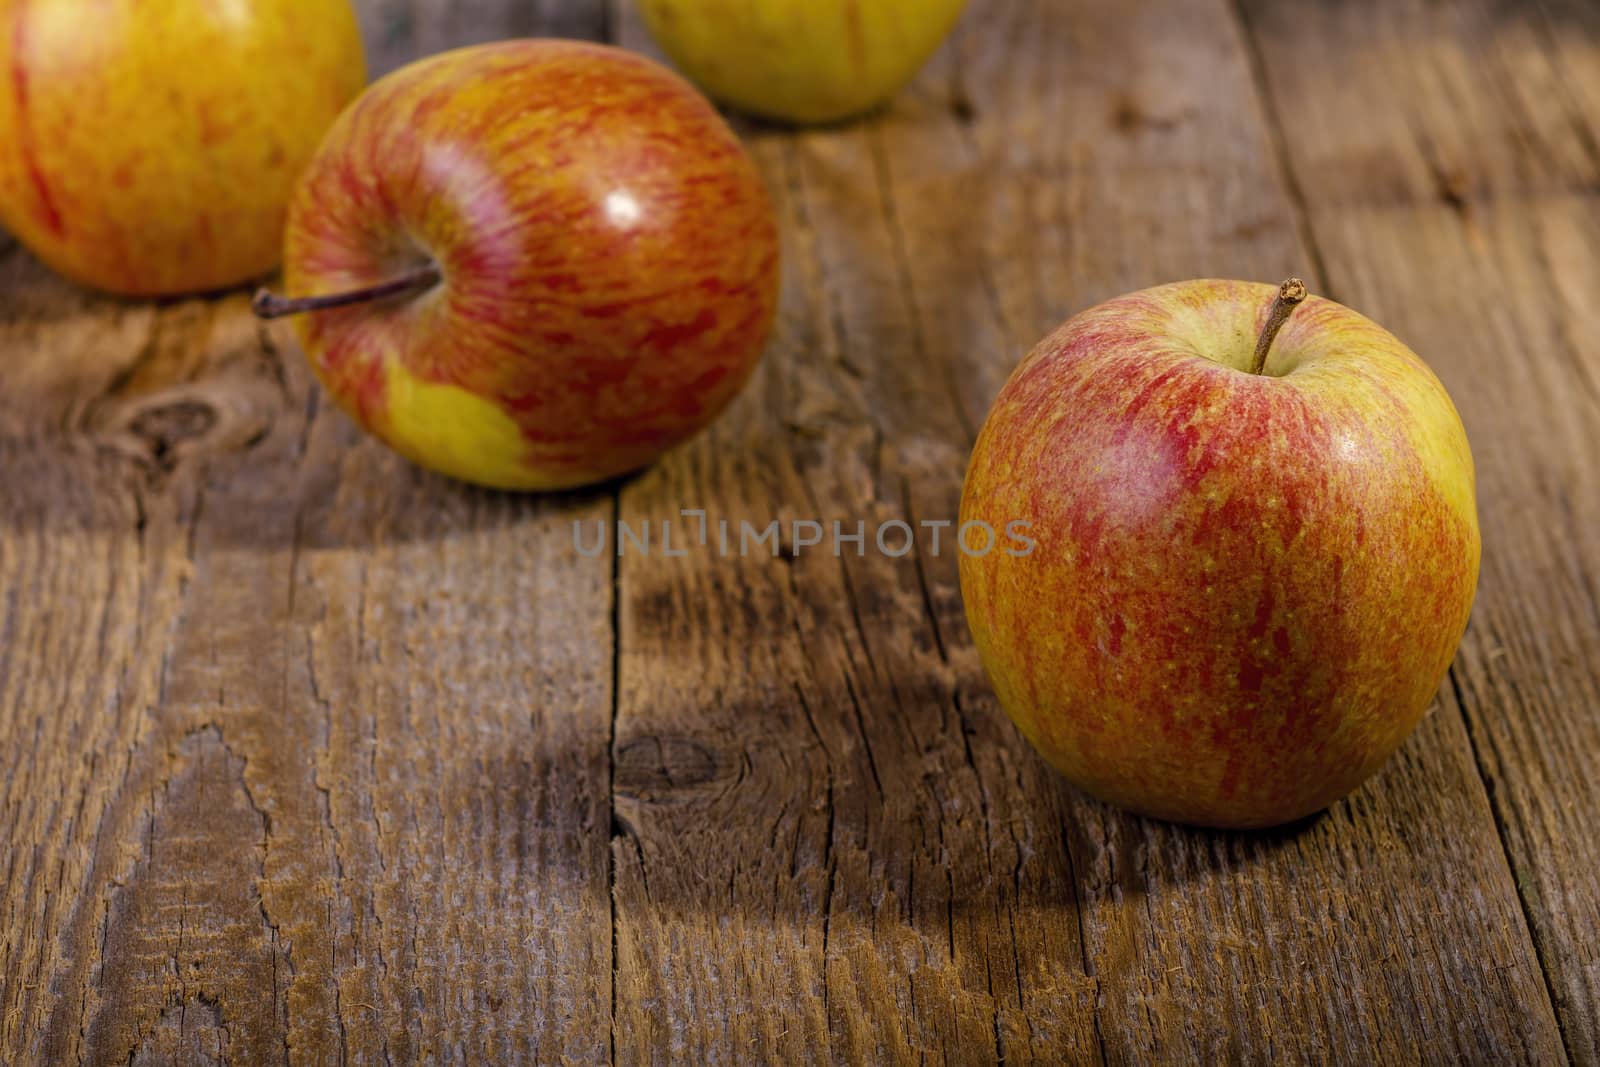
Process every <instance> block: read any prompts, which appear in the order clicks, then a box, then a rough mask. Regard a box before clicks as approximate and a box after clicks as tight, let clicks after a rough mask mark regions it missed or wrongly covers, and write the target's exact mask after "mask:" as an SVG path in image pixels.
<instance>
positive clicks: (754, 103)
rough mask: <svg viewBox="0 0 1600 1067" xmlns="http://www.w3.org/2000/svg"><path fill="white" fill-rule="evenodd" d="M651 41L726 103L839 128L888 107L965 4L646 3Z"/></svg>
mask: <svg viewBox="0 0 1600 1067" xmlns="http://www.w3.org/2000/svg"><path fill="white" fill-rule="evenodd" d="M640 6H641V7H642V8H643V11H644V17H645V23H646V25H648V26H649V28H650V34H651V36H652V37H654V38H655V40H656V43H657V44H659V45H660V46H661V48H662V50H663V51H665V52H666V53H667V55H669V56H670V57H672V61H673V62H674V63H676V64H677V65H678V67H679V68H680V69H681V70H683V71H684V73H686V74H688V75H689V77H691V78H693V79H694V80H695V81H696V82H697V83H698V84H699V85H700V86H701V88H703V89H705V90H706V92H708V93H710V94H711V95H712V96H714V97H716V98H717V99H718V100H722V101H724V102H725V103H728V104H731V105H732V106H734V107H736V108H739V109H740V110H741V111H748V112H750V113H751V114H754V115H762V116H765V117H767V118H775V119H783V120H786V121H790V122H833V121H836V120H838V119H843V118H848V117H850V116H852V115H856V114H859V113H861V112H863V111H867V110H869V109H871V108H874V107H877V106H878V105H879V104H882V103H884V102H885V101H886V100H888V99H889V98H890V97H891V96H893V95H894V94H895V93H896V92H898V91H899V90H900V88H901V86H903V85H905V84H906V82H908V81H910V80H911V79H912V77H913V76H915V74H916V73H917V71H919V70H921V69H922V65H923V64H924V63H926V62H927V61H928V57H929V56H931V55H933V53H934V50H935V49H937V48H938V47H939V44H940V42H942V41H943V40H944V39H945V37H946V36H948V35H949V33H950V30H951V27H953V26H954V25H955V23H956V19H957V18H959V17H960V15H961V10H962V8H964V7H965V6H966V0H762V2H760V3H751V2H750V0H641V4H640Z"/></svg>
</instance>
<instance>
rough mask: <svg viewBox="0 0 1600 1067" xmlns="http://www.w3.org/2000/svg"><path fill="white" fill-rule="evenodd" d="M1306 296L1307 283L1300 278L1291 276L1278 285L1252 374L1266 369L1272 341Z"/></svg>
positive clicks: (1260, 338)
mask: <svg viewBox="0 0 1600 1067" xmlns="http://www.w3.org/2000/svg"><path fill="white" fill-rule="evenodd" d="M1305 298H1306V283H1305V282H1303V281H1301V280H1300V279H1299V278H1289V279H1287V280H1285V281H1284V283H1283V284H1282V285H1280V286H1278V297H1277V299H1276V300H1274V301H1273V302H1272V309H1271V310H1270V311H1268V312H1267V324H1266V325H1265V326H1263V327H1261V336H1260V337H1258V338H1256V354H1255V358H1253V359H1252V360H1251V361H1250V373H1251V374H1261V373H1263V372H1264V371H1265V369H1266V366H1267V353H1268V352H1270V351H1272V342H1273V341H1275V340H1277V338H1278V331H1279V330H1281V329H1283V324H1284V323H1286V322H1288V321H1289V316H1290V315H1291V314H1293V313H1294V309H1295V308H1297V307H1299V306H1300V304H1301V302H1302V301H1304V300H1305Z"/></svg>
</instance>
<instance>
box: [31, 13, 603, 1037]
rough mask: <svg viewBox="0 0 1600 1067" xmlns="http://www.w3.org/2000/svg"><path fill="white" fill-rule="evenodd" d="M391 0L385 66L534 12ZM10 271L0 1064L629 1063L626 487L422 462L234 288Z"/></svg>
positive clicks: (569, 19) (565, 23) (522, 22)
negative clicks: (318, 377)
mask: <svg viewBox="0 0 1600 1067" xmlns="http://www.w3.org/2000/svg"><path fill="white" fill-rule="evenodd" d="M402 6H404V7H406V9H407V11H408V12H409V13H410V19H411V21H410V22H409V23H406V22H405V20H397V22H398V24H399V25H400V26H401V29H400V30H398V31H393V32H392V35H391V36H390V37H389V38H387V39H386V40H384V41H381V42H379V43H378V44H377V46H376V47H374V49H373V52H374V55H375V57H377V59H378V64H379V65H390V66H392V65H394V64H395V63H398V62H399V61H400V60H401V59H402V57H404V56H407V55H409V54H412V53H414V52H416V50H417V46H418V45H419V44H421V43H424V42H425V43H426V45H427V46H428V47H442V46H446V45H448V44H452V43H456V41H455V40H452V39H451V35H452V34H455V33H458V32H459V33H460V34H461V35H462V39H463V40H465V39H469V38H475V37H476V36H479V35H493V34H496V33H499V32H501V31H502V30H505V29H516V28H518V27H524V28H526V29H529V30H538V29H540V28H541V27H542V26H543V23H542V22H541V21H539V19H540V17H542V16H541V11H540V10H539V9H537V7H536V6H535V5H528V4H522V3H509V2H507V3H502V4H499V5H495V7H496V8H497V10H498V11H499V17H498V18H496V17H494V12H493V11H491V10H490V9H489V8H488V7H486V5H484V4H479V5H477V7H476V8H475V9H474V11H473V12H471V13H470V14H471V20H470V21H468V22H456V21H443V20H446V17H447V16H450V17H452V18H459V17H460V16H461V15H462V13H463V12H462V10H461V9H451V10H450V11H447V10H446V8H445V7H444V6H443V5H433V6H431V7H429V6H426V5H420V4H412V5H402V4H399V3H395V4H390V5H387V8H386V7H385V5H383V4H379V3H371V4H368V5H367V6H366V8H365V9H364V12H363V13H364V15H366V16H367V19H368V22H369V24H372V23H377V24H388V23H386V19H388V15H387V13H386V11H387V9H395V10H398V9H399V8H400V7H402ZM435 8H437V10H435ZM558 8H559V9H560V10H557V9H558ZM530 10H532V11H533V17H532V21H529V20H530V15H529V12H530ZM542 13H543V14H551V15H552V16H554V17H555V18H556V22H555V24H554V25H552V26H551V28H552V29H554V28H564V29H567V30H573V29H577V28H582V27H583V26H597V25H599V23H598V22H597V21H595V20H594V18H593V17H592V5H584V6H581V7H580V6H579V5H566V6H565V7H562V6H561V5H554V4H550V3H546V4H545V5H544V10H543V12H542ZM468 31H470V32H468ZM386 57H387V58H386ZM0 272H3V275H4V277H3V283H4V284H3V286H0V289H3V292H4V294H5V303H4V305H3V306H0V352H3V354H4V362H5V365H6V371H5V384H6V391H5V395H4V397H3V398H0V499H3V500H4V509H3V519H0V522H3V524H4V525H3V527H0V589H3V590H4V597H3V599H0V738H4V743H3V745H0V748H3V749H4V751H6V752H7V753H8V755H7V756H6V757H4V758H5V768H6V773H5V777H4V782H3V784H0V835H4V836H0V855H3V856H4V860H3V862H4V864H5V868H6V870H5V880H4V884H3V885H0V916H3V917H4V918H3V922H4V924H5V929H6V931H7V933H6V936H5V937H4V938H3V939H0V975H3V976H4V977H0V1011H3V1013H4V1015H3V1022H0V1061H4V1062H6V1063H18V1064H21V1063H57V1062H73V1061H75V1060H76V1061H78V1062H89V1063H104V1062H122V1061H124V1060H130V1061H131V1062H135V1063H159V1062H174V1061H175V1062H180V1063H202V1062H205V1063H209V1062H221V1061H235V1062H237V1061H242V1062H282V1061H284V1060H289V1061H292V1062H296V1063H324V1062H352V1063H377V1062H402V1063H403V1062H419V1061H428V1062H444V1061H450V1062H504V1061H510V1060H522V1061H528V1062H550V1061H553V1060H556V1059H559V1058H560V1057H562V1056H569V1057H572V1058H573V1059H576V1060H581V1061H594V1060H597V1059H605V1058H606V1057H607V1056H608V1054H609V1048H610V1025H609V1016H610V969H611V922H610V903H609V897H608V891H607V885H608V875H607V853H606V847H607V841H608V839H609V836H608V833H607V818H606V816H607V808H608V801H607V791H608V781H609V766H608V762H609V761H608V755H607V737H608V734H609V729H610V711H611V704H612V698H611V687H612V659H611V649H612V636H611V622H610V615H611V587H612V582H611V567H610V564H609V563H608V562H607V561H605V560H595V561H591V560H587V559H583V558H581V557H579V556H578V555H577V553H576V552H575V551H574V550H573V549H572V542H571V539H570V528H569V523H570V521H571V520H572V519H574V518H591V517H605V516H610V515H611V514H612V513H613V510H614V506H615V505H614V500H613V498H612V496H611V495H610V494H609V493H604V492H602V493H599V494H588V495H583V496H573V497H566V498H560V497H554V498H548V499H542V500H541V499H534V498H515V497H510V496H504V495H496V494H487V493H480V492H475V491H472V490H468V489H465V488H463V487H460V486H456V485H451V484H448V483H446V482H444V481H443V480H441V479H437V478H433V477H429V476H425V475H422V474H420V473H419V472H417V471H416V470H415V469H413V468H411V467H409V466H408V465H406V464H405V463H403V462H401V461H400V460H398V459H397V458H396V457H394V456H392V455H390V454H389V453H387V452H386V451H385V450H384V449H383V448H382V447H381V446H379V445H377V444H376V442H373V441H371V440H368V439H365V438H364V437H363V436H362V435H361V434H359V433H358V432H357V431H356V430H355V428H354V427H353V426H351V425H350V424H349V422H348V421H347V420H345V419H344V418H343V417H342V416H340V415H338V414H337V413H335V412H332V411H331V410H329V409H328V407H327V405H326V404H325V402H324V401H323V399H322V397H321V394H320V393H319V391H317V390H316V389H315V388H314V386H313V384H312V382H311V380H310V375H309V372H308V371H307V369H306V368H305V366H304V362H303V360H302V359H301V357H300V355H299V354H298V352H296V351H295V350H294V348H293V344H292V342H291V341H290V339H289V333H288V331H287V330H281V329H274V330H272V331H270V332H268V331H262V330H260V329H259V328H258V327H257V326H256V325H255V324H254V322H253V321H252V319H251V317H250V316H249V313H248V310H247V307H246V301H245V298H244V296H243V295H242V294H240V295H234V296H230V297H227V298H225V299H221V300H217V301H188V302H180V303H176V304H172V305H168V306H151V305H130V304H123V303H116V302H112V301H103V300H99V299H97V298H95V297H92V296H88V295H86V294H82V293H78V292H75V291H73V290H71V289H70V288H68V287H67V286H66V285H65V284H64V283H61V282H59V281H56V280H54V279H52V278H50V277H48V276H47V275H46V274H45V272H44V271H43V270H42V268H40V267H39V266H38V265H37V264H36V263H35V262H34V261H33V260H32V259H31V257H28V256H27V255H26V254H25V253H21V252H14V253H10V254H9V255H7V257H6V259H5V260H4V261H3V262H0ZM13 975H16V976H18V978H17V980H13V979H12V976H13Z"/></svg>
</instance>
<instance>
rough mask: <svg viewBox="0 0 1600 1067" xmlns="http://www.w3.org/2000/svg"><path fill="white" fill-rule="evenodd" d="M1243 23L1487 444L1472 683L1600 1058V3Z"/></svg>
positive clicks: (1318, 187)
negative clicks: (1299, 105)
mask: <svg viewBox="0 0 1600 1067" xmlns="http://www.w3.org/2000/svg"><path fill="white" fill-rule="evenodd" d="M1247 13H1248V16H1249V19H1248V21H1249V24H1250V28H1251V30H1252V31H1253V33H1254V35H1255V37H1256V39H1257V40H1258V41H1259V43H1260V48H1261V51H1262V54H1263V58H1264V64H1263V65H1264V69H1265V71H1266V73H1267V76H1268V79H1269V85H1270V87H1271V91H1272V93H1273V95H1274V96H1275V97H1276V98H1278V99H1280V100H1304V101H1310V100H1312V99H1315V100H1316V109H1315V114H1316V115H1317V116H1318V117H1317V118H1315V119H1314V120H1310V116H1311V115H1312V110H1311V108H1310V107H1309V106H1308V107H1307V108H1306V109H1305V111H1304V112H1303V114H1304V115H1305V116H1306V118H1307V119H1308V121H1300V120H1299V118H1291V119H1289V120H1288V121H1286V122H1285V126H1284V136H1285V143H1286V145H1287V147H1288V150H1289V155H1290V159H1291V161H1292V165H1293V167H1294V170H1295V173H1296V174H1297V176H1298V177H1299V181H1300V183H1301V184H1302V186H1303V187H1304V188H1305V189H1306V196H1307V199H1308V201H1309V202H1310V203H1311V204H1312V206H1313V210H1312V213H1311V214H1312V219H1313V231H1314V233H1315V237H1316V240H1317V243H1318V245H1319V247H1320V248H1321V249H1322V251H1323V256H1324V258H1325V259H1326V261H1327V264H1328V270H1329V275H1330V281H1331V282H1332V284H1333V286H1334V287H1335V290H1336V291H1337V292H1338V294H1339V295H1340V296H1341V297H1342V298H1344V299H1347V300H1349V301H1351V302H1353V303H1356V304H1357V305H1358V306H1362V307H1365V308H1367V309H1369V310H1370V311H1371V313H1372V314H1373V315H1375V316H1376V317H1378V318H1380V319H1382V320H1383V321H1384V322H1386V323H1389V324H1390V325H1391V326H1392V327H1393V328H1394V329H1396V330H1397V331H1399V332H1400V334H1401V335H1402V336H1405V337H1410V338H1412V339H1413V340H1414V341H1415V342H1416V344H1417V347H1418V348H1419V350H1420V351H1421V352H1422V353H1423V354H1424V355H1425V356H1426V357H1427V358H1428V359H1429V360H1430V361H1431V362H1432V363H1433V365H1434V367H1435V368H1436V369H1437V370H1438V372H1439V374H1440V376H1441V377H1442V378H1443V379H1444V381H1445V383H1446V385H1447V386H1449V387H1450V389H1451V392H1452V394H1453V395H1454V396H1455V398H1456V401H1457V405H1458V406H1459V407H1460V409H1461V414H1462V417H1463V419H1464V420H1465V422H1466V425H1467V430H1468V433H1469V435H1470V437H1471V439H1472V442H1473V452H1474V455H1475V457H1476V459H1477V463H1478V484H1479V508H1480V512H1481V516H1482V521H1483V531H1484V565H1483V577H1482V580H1481V583H1480V586H1479V591H1478V601H1477V605H1476V607H1475V610H1474V615H1473V622H1472V625H1471V627H1470V629H1469V630H1468V633H1467V638H1466V641H1465V643H1464V646H1463V649H1462V653H1461V656H1460V658H1459V659H1458V661H1457V664H1456V668H1455V670H1454V671H1453V674H1452V678H1453V681H1454V684H1455V687H1456V693H1457V697H1458V699H1459V700H1460V703H1461V707H1462V709H1463V712H1464V714H1465V716H1466V722H1467V725H1468V728H1469V730H1470V733H1471V738H1472V743H1473V749H1474V753H1475V755H1476V758H1477V761H1478V763H1479V765H1480V767H1481V770H1482V773H1483V775H1484V778H1485V780H1486V782H1487V783H1488V786H1489V791H1490V799H1491V802H1492V804H1493V809H1494V813H1495V818H1496V822H1497V824H1498V827H1499V831H1500V835H1501V837H1502V839H1503V842H1504V848H1505V850H1506V852H1507V854H1508V855H1509V858H1510V862H1511V866H1512V868H1513V870H1514V871H1515V874H1516V884H1517V889H1518V892H1519V894H1520V896H1521V900H1522V904H1523V906H1524V907H1525V909H1526V911H1527V916H1528V919H1529V921H1530V922H1531V924H1532V932H1533V937H1534V941H1535V942H1536V944H1537V946H1538V949H1539V955H1540V958H1541V961H1542V963H1543V966H1544V969H1545V973H1546V978H1547V980H1548V982H1549V986H1550V992H1551V995H1552V997H1553V999H1554V1002H1555V1005H1556V1008H1557V1012H1558V1017H1559V1019H1560V1022H1561V1027H1562V1035H1563V1038H1564V1039H1565V1043H1566V1051H1567V1053H1568V1055H1569V1056H1570V1057H1571V1059H1572V1060H1574V1061H1575V1062H1579V1063H1600V952H1597V950H1596V947H1595V932H1596V931H1597V930H1600V881H1597V879H1596V876H1595V872H1596V871H1597V870H1600V839H1597V838H1596V835H1595V833H1594V818H1595V813H1596V812H1597V811H1600V786H1597V785H1596V783H1597V782H1600V729H1597V726H1596V716H1597V714H1600V677H1597V674H1596V664H1600V593H1597V590H1600V532H1597V531H1600V471H1597V469H1596V467H1595V464H1594V455H1595V448H1596V443H1597V442H1600V328H1597V327H1600V314H1597V312H1596V309H1595V307H1594V294H1595V293H1597V292H1600V254H1597V253H1596V248H1597V247H1600V198H1597V197H1596V196H1595V195H1594V189H1595V188H1596V186H1597V184H1600V150H1597V147H1596V146H1597V144H1600V141H1597V133H1600V92H1597V90H1600V51H1597V50H1596V48H1595V42H1596V40H1597V35H1600V12H1597V11H1596V9H1595V8H1594V7H1593V5H1587V4H1581V3H1565V2H1558V0H1557V2H1551V3H1547V4H1544V5H1509V4H1467V3H1464V4H1459V5H1455V6H1453V7H1448V8H1446V7H1441V6H1438V5H1429V4H1423V3H1415V4H1391V3H1382V4H1366V5H1359V6H1343V7H1340V8H1338V9H1334V8H1331V7H1321V6H1316V5H1312V6H1310V7H1309V8H1308V9H1305V10H1303V11H1298V12H1296V13H1293V14H1291V12H1290V11H1288V10H1287V9H1284V8H1280V7H1277V6H1273V5H1257V4H1252V5H1250V6H1249V7H1248V8H1247ZM1402 56H1404V57H1407V61H1406V62H1394V61H1392V60H1394V59H1397V58H1398V57H1402ZM1386 60H1387V61H1386ZM1357 67H1359V68H1360V69H1362V70H1364V71H1365V72H1366V73H1365V75H1364V76H1363V77H1360V78H1352V77H1349V76H1348V73H1347V72H1348V71H1350V70H1352V69H1354V68H1357ZM1377 100H1383V101H1385V102H1386V103H1385V106H1384V107H1383V108H1381V109H1380V112H1381V115H1382V116H1383V117H1382V118H1380V119H1376V120H1375V121H1372V122H1367V121H1355V120H1354V117H1355V116H1366V115H1373V114H1374V112H1373V111H1371V110H1370V109H1369V107H1368V105H1370V104H1371V103H1373V102H1376V101H1377ZM1402 171H1403V172H1404V174H1405V178H1404V180H1403V181H1402V180H1396V179H1395V175H1396V174H1398V173H1400V172H1402Z"/></svg>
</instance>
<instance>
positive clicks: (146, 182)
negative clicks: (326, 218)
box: [0, 0, 367, 296]
mask: <svg viewBox="0 0 1600 1067" xmlns="http://www.w3.org/2000/svg"><path fill="white" fill-rule="evenodd" d="M366 80H367V74H366V63H365V60H364V58H363V55H362V49H361V36H360V32H359V30H358V28H357V26H356V19H355V15H354V13H353V12H352V11H351V9H350V6H349V4H348V3H346V2H345V0H227V2H226V3H218V2H215V0H161V2H160V3H149V2H140V0H100V2H98V3H94V4H87V3H85V2H84V0H7V2H0V222H3V223H4V224H5V226H6V228H7V229H9V230H10V231H11V232H12V233H13V234H15V235H16V237H17V238H18V239H19V240H20V241H21V242H22V243H23V244H24V245H26V246H27V247H28V248H29V249H31V250H32V251H33V252H34V254H35V255H37V256H38V257H39V258H40V259H42V260H44V262H45V263H47V264H48V265H49V266H51V267H52V268H54V269H55V270H56V271H58V272H60V273H61V274H64V275H66V276H67V277H68V278H71V279H73V280H74V281H77V282H79V283H81V284H84V285H89V286H93V287H94V288H97V289H104V290H107V291H109V292H114V293H122V294H126V295H133V296H151V295H163V294H176V293H189V292H201V291H205V290H211V289H220V288H224V287H226V286H230V285H237V284H239V283H241V282H245V281H249V280H250V279H252V278H257V277H260V276H261V275H263V274H266V273H267V272H269V271H270V270H272V268H273V267H274V266H276V265H277V262H278V256H279V253H280V251H281V249H282V242H283V222H284V215H285V212H286V211H287V208H288V204H289V193H290V190H291V189H292V188H293V187H294V181H295V178H296V177H297V175H298V174H299V172H300V168H301V167H302V166H303V165H304V164H305V162H306V160H307V159H309V158H310V157H311V153H312V152H313V151H315V150H316V147H317V142H318V141H320V140H321V139H322V135H323V133H324V132H326V130H327V128H328V126H329V124H330V123H332V122H333V120H334V118H335V116H337V115H338V114H339V112H340V111H341V110H342V109H343V108H344V106H345V105H346V104H348V103H349V102H350V100H351V99H352V98H354V97H355V95H356V94H357V93H358V92H360V91H361V87H362V86H363V85H365V84H366Z"/></svg>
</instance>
